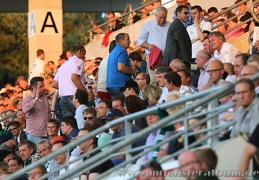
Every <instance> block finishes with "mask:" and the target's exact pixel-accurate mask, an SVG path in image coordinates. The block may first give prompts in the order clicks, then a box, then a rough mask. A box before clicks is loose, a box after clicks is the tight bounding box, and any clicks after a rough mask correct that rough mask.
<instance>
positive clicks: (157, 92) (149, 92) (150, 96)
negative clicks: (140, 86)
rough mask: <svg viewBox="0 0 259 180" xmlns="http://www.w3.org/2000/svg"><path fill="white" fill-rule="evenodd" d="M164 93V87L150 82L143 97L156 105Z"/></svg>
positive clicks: (150, 103)
mask: <svg viewBox="0 0 259 180" xmlns="http://www.w3.org/2000/svg"><path fill="white" fill-rule="evenodd" d="M161 95H162V89H161V88H160V87H159V86H157V85H152V84H149V85H147V87H146V88H145V89H144V91H143V99H145V100H147V101H148V103H149V105H150V106H152V105H156V104H158V103H159V99H160V97H161Z"/></svg>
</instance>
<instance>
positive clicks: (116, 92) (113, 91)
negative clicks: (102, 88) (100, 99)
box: [106, 88, 123, 99]
mask: <svg viewBox="0 0 259 180" xmlns="http://www.w3.org/2000/svg"><path fill="white" fill-rule="evenodd" d="M106 89H107V92H108V93H109V94H110V97H111V99H112V98H114V97H115V96H123V92H121V91H120V90H116V89H111V88H106Z"/></svg>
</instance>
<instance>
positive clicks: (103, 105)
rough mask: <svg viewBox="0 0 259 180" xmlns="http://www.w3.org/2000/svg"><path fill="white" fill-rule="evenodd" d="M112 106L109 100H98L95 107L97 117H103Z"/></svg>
mask: <svg viewBox="0 0 259 180" xmlns="http://www.w3.org/2000/svg"><path fill="white" fill-rule="evenodd" d="M111 108H112V105H111V102H110V101H107V100H104V101H100V102H99V104H98V106H97V108H96V112H97V117H98V118H99V117H103V116H105V115H106V113H107V112H108V111H109V110H110V109H111Z"/></svg>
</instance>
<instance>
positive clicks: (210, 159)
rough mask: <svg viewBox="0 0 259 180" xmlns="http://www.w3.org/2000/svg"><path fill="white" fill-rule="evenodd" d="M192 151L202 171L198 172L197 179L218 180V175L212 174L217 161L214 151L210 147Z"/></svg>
mask: <svg viewBox="0 0 259 180" xmlns="http://www.w3.org/2000/svg"><path fill="white" fill-rule="evenodd" d="M194 153H195V154H196V155H197V156H198V159H199V161H200V164H201V169H202V173H201V174H199V177H198V178H197V180H202V179H204V178H205V179H211V180H218V177H217V176H216V175H215V174H213V171H215V169H216V166H217V163H218V157H217V154H216V153H215V151H214V150H213V149H211V148H206V149H198V150H195V151H194Z"/></svg>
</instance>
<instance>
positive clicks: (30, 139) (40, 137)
mask: <svg viewBox="0 0 259 180" xmlns="http://www.w3.org/2000/svg"><path fill="white" fill-rule="evenodd" d="M27 139H28V140H29V141H31V142H34V143H35V144H36V145H37V144H38V142H39V141H40V140H42V139H47V137H42V136H34V135H32V134H31V133H28V134H27Z"/></svg>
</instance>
